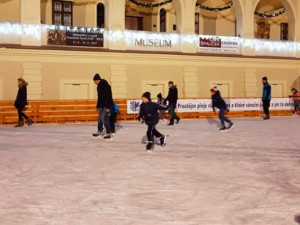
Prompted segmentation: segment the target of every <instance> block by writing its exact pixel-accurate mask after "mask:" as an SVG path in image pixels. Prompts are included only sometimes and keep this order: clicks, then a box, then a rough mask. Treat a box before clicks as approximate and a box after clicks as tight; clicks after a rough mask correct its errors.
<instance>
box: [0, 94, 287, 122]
mask: <svg viewBox="0 0 300 225" xmlns="http://www.w3.org/2000/svg"><path fill="white" fill-rule="evenodd" d="M115 102H116V103H117V104H118V106H119V108H120V115H119V116H118V120H134V119H136V118H137V115H132V114H131V115H129V114H127V100H125V99H118V100H115ZM13 105H14V102H13V101H0V124H11V123H16V122H17V120H18V118H17V116H18V115H17V110H16V109H15V108H14V106H13ZM95 106H96V100H57V101H47V100H45V101H30V102H29V104H28V106H26V114H28V115H29V116H30V117H31V118H32V120H33V121H34V122H35V123H67V122H87V121H97V111H96V108H95ZM178 115H179V116H180V117H182V118H214V117H216V116H217V115H216V114H215V113H213V112H197V113H178ZM262 115H263V112H261V111H244V112H229V116H230V117H257V116H262ZM271 115H273V116H290V115H292V111H291V110H276V111H271ZM166 117H168V115H167V114H166Z"/></svg>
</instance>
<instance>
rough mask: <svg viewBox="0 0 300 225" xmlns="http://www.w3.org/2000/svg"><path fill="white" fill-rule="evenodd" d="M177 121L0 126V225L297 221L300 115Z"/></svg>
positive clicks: (264, 224) (266, 224)
mask: <svg viewBox="0 0 300 225" xmlns="http://www.w3.org/2000/svg"><path fill="white" fill-rule="evenodd" d="M233 121H234V122H235V124H236V127H235V128H234V129H233V130H231V131H229V132H226V133H221V132H219V131H218V127H217V126H218V125H219V121H218V120H213V119H212V120H182V121H181V123H180V124H178V125H176V126H174V127H168V126H163V125H159V126H158V130H159V131H161V132H162V133H164V134H167V135H168V136H169V137H168V139H167V143H168V144H167V146H166V147H165V148H161V147H160V146H155V149H154V152H153V153H147V152H146V151H145V146H144V144H142V142H143V141H144V139H145V137H144V136H145V132H146V126H145V125H142V124H139V123H137V122H122V123H120V124H119V127H118V129H119V130H118V132H117V136H116V137H115V138H114V140H113V141H110V142H105V141H104V140H102V139H101V138H94V137H92V133H93V132H95V131H96V124H74V125H33V126H32V127H27V126H26V127H23V128H13V127H11V126H0V149H1V150H0V224H1V225H79V224H80V225H293V224H295V225H296V224H300V222H297V220H299V221H300V219H299V215H300V117H280V118H272V119H271V120H270V121H262V119H260V118H247V119H234V120H233Z"/></svg>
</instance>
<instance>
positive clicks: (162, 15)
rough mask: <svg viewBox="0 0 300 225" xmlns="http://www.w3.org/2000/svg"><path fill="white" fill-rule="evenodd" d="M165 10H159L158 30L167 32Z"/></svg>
mask: <svg viewBox="0 0 300 225" xmlns="http://www.w3.org/2000/svg"><path fill="white" fill-rule="evenodd" d="M166 15H167V12H166V10H164V9H161V10H160V12H159V16H160V17H159V21H160V22H159V24H160V28H159V29H160V32H167V16H166Z"/></svg>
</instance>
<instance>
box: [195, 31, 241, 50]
mask: <svg viewBox="0 0 300 225" xmlns="http://www.w3.org/2000/svg"><path fill="white" fill-rule="evenodd" d="M198 51H199V52H216V53H220V52H221V53H235V54H239V53H240V40H239V38H237V37H216V36H203V35H199V42H198Z"/></svg>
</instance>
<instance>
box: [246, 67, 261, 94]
mask: <svg viewBox="0 0 300 225" xmlns="http://www.w3.org/2000/svg"><path fill="white" fill-rule="evenodd" d="M257 89H258V88H257V77H256V69H255V68H245V83H244V90H245V97H257V96H258V93H257Z"/></svg>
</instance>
